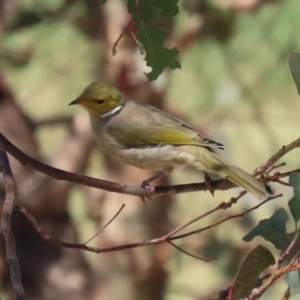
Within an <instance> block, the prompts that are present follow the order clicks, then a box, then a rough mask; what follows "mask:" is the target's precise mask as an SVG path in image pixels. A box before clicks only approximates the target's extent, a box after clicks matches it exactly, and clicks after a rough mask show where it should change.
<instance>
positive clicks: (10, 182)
mask: <svg viewBox="0 0 300 300" xmlns="http://www.w3.org/2000/svg"><path fill="white" fill-rule="evenodd" d="M0 165H1V172H2V174H3V178H4V188H5V193H6V195H5V200H4V203H3V206H2V213H1V224H0V227H1V233H2V235H3V237H4V240H5V249H6V262H7V263H8V265H9V269H10V278H11V282H12V287H13V290H14V292H15V295H16V298H17V299H29V298H28V296H27V295H26V293H25V291H24V288H23V285H22V280H21V274H20V265H19V261H18V257H17V254H16V241H15V238H14V235H13V232H12V230H11V227H10V226H11V218H12V213H13V207H14V203H15V202H16V198H17V187H16V184H15V181H14V176H13V173H12V171H11V168H10V164H9V160H8V157H7V154H6V152H5V149H4V146H3V144H2V143H1V142H0Z"/></svg>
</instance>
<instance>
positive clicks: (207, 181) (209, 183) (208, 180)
mask: <svg viewBox="0 0 300 300" xmlns="http://www.w3.org/2000/svg"><path fill="white" fill-rule="evenodd" d="M204 181H205V184H206V186H207V189H208V190H209V192H210V193H211V194H212V196H213V197H214V196H215V195H214V193H215V190H214V188H213V186H212V180H211V178H210V176H209V174H208V173H204Z"/></svg>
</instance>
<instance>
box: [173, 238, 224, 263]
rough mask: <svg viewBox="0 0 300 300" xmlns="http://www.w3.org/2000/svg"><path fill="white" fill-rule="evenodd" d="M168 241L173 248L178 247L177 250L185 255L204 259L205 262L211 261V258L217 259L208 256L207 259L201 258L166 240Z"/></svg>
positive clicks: (216, 258)
mask: <svg viewBox="0 0 300 300" xmlns="http://www.w3.org/2000/svg"><path fill="white" fill-rule="evenodd" d="M168 243H169V244H170V245H172V246H173V247H174V248H176V249H178V250H179V251H181V252H182V253H184V254H186V255H188V256H191V257H193V258H196V259H198V260H201V261H205V262H211V261H213V260H218V257H214V258H209V259H205V258H201V257H199V256H196V255H194V254H191V253H189V252H187V251H185V250H183V249H182V248H181V247H179V246H177V245H175V244H174V243H172V242H171V241H168Z"/></svg>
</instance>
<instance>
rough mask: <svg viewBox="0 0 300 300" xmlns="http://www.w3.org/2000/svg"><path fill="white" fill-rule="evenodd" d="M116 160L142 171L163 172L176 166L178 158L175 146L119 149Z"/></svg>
mask: <svg viewBox="0 0 300 300" xmlns="http://www.w3.org/2000/svg"><path fill="white" fill-rule="evenodd" d="M112 156H113V157H114V158H115V159H117V160H119V161H121V162H123V163H125V164H128V165H132V166H134V167H137V168H140V169H149V170H162V169H166V168H169V167H171V166H174V165H176V162H175V160H176V157H177V156H178V153H177V151H176V150H175V149H174V146H167V145H166V146H158V147H149V148H145V149H139V148H135V149H119V150H118V151H116V153H114V154H113V155H112Z"/></svg>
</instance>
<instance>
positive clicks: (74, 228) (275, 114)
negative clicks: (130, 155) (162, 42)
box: [0, 0, 300, 300]
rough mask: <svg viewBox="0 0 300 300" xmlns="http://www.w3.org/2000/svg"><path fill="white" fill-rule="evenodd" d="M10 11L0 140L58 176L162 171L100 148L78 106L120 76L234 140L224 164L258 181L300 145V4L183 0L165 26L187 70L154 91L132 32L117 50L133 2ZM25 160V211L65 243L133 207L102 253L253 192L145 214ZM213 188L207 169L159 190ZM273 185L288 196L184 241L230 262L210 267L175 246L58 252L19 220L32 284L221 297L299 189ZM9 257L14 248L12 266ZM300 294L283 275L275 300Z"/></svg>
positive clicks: (79, 290)
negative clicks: (254, 233)
mask: <svg viewBox="0 0 300 300" xmlns="http://www.w3.org/2000/svg"><path fill="white" fill-rule="evenodd" d="M0 5H1V6H0V22H1V23H0V26H1V27H0V28H1V29H0V30H1V31H0V32H1V47H0V66H1V69H0V91H1V93H0V95H1V101H0V110H1V112H0V114H1V115H0V118H1V120H0V131H1V132H3V134H4V135H5V136H6V137H7V138H8V139H10V140H11V141H13V142H14V143H15V144H16V145H17V146H18V147H19V148H20V149H21V150H23V151H24V152H26V153H27V154H29V155H31V156H33V157H36V158H38V159H40V160H42V161H44V162H46V163H49V164H51V165H53V166H55V167H57V168H61V169H64V170H68V171H73V172H78V173H84V174H85V175H89V176H94V177H96V178H101V179H106V180H111V181H115V182H121V183H124V184H129V185H139V184H140V182H141V181H142V180H143V179H144V178H147V177H148V176H149V175H150V172H145V171H141V170H137V169H134V168H131V167H127V166H126V167H125V166H123V165H120V164H118V163H116V162H114V161H112V160H110V159H109V158H108V157H106V156H104V155H103V153H101V151H100V150H99V149H98V148H97V147H94V146H95V144H94V142H93V138H92V137H91V133H90V128H89V120H88V117H87V115H86V113H85V112H83V111H81V109H80V108H76V107H75V108H74V107H68V104H69V103H70V102H71V101H72V100H74V99H75V98H76V97H77V96H78V95H79V93H81V91H82V90H83V88H84V87H85V86H86V85H87V84H88V83H90V82H91V81H93V80H104V81H108V82H110V83H112V84H114V85H116V86H118V87H119V88H120V89H121V90H122V91H123V92H124V94H125V95H126V96H127V97H130V98H134V99H136V100H141V101H147V102H149V103H151V104H152V105H156V106H158V107H161V108H163V109H165V110H168V111H170V112H172V113H173V114H175V115H176V116H178V117H179V118H181V119H183V120H185V121H186V122H188V123H189V124H191V125H193V126H194V127H195V128H196V129H198V130H199V131H200V132H201V133H203V134H204V135H206V136H208V137H210V138H212V139H214V140H217V141H219V142H221V143H223V144H225V145H226V150H225V151H223V152H222V154H223V156H225V157H226V158H227V159H228V160H230V161H232V162H234V163H235V164H236V165H238V166H240V167H242V168H243V169H245V170H247V171H249V172H252V171H253V170H254V169H255V168H256V167H258V166H259V165H260V164H262V163H264V162H265V161H266V160H267V159H268V158H269V157H270V156H271V155H272V154H274V153H275V152H276V151H277V150H278V149H280V147H281V146H282V145H285V144H288V143H290V142H291V141H293V140H294V139H295V138H297V137H298V136H299V133H298V130H297V128H298V127H299V122H300V121H299V120H300V119H299V108H300V102H299V99H298V95H297V92H296V88H295V86H294V83H293V80H292V78H291V76H290V72H289V68H288V63H287V62H288V56H289V54H290V52H293V51H298V52H299V49H300V42H299V38H298V35H299V34H298V29H299V27H300V18H299V14H300V3H299V1H298V0H286V1H284V0H282V1H279V0H277V1H276V0H273V1H271V0H269V1H266V0H265V1H263V0H241V1H233V0H215V1H213V0H198V1H196V0H186V1H179V7H180V12H179V14H178V15H177V16H176V17H175V18H172V19H168V18H163V19H161V20H160V21H159V24H158V25H159V26H164V27H166V28H168V36H167V40H166V46H167V47H169V48H172V47H175V46H177V47H178V48H179V50H181V53H180V56H179V58H178V59H179V60H180V61H181V64H182V69H181V70H178V69H176V70H173V71H170V70H165V71H164V72H163V74H162V75H161V76H160V77H159V79H158V80H157V81H155V82H151V83H149V82H147V79H146V76H145V75H144V74H143V72H145V71H146V70H147V67H146V65H145V61H144V60H143V57H142V56H141V55H140V53H139V51H138V49H137V47H136V44H135V42H134V41H133V40H132V38H131V36H130V35H129V34H128V33H125V35H124V37H123V38H122V40H121V42H120V43H119V45H118V47H117V51H118V53H117V54H116V55H115V56H112V54H111V53H112V51H111V50H112V46H113V44H114V43H115V41H116V40H117V38H118V37H119V35H120V34H121V32H122V30H123V29H124V27H125V26H126V25H127V23H128V22H129V19H130V15H128V13H127V10H126V1H120V0H109V1H107V3H105V4H104V5H100V1H98V0H97V1H96V0H65V1H60V0H55V1H34V0H31V1H29V0H28V1H26V0H23V1H17V0H14V1H2V2H1V4H0ZM11 161H12V164H13V168H14V169H13V171H14V173H15V177H16V181H17V184H18V189H19V200H20V202H21V203H22V204H24V205H26V206H27V207H28V209H29V210H30V211H31V212H32V213H33V214H34V215H35V216H36V217H37V219H38V221H39V222H40V224H41V225H42V226H43V227H44V228H45V229H46V230H47V231H48V232H49V233H51V234H53V235H54V236H56V237H58V238H60V239H62V240H64V241H71V242H85V241H86V240H88V239H89V238H90V237H91V236H92V235H93V234H94V233H95V232H96V231H97V230H98V228H101V226H103V225H104V224H105V223H106V222H107V221H108V220H109V219H110V218H111V217H112V216H113V215H114V214H115V213H116V212H117V210H118V209H119V208H120V206H121V205H122V204H123V203H124V204H126V207H125V209H124V210H123V211H122V213H121V215H120V216H119V217H118V218H117V219H116V220H115V221H114V222H113V223H112V224H111V225H110V226H109V227H108V228H107V229H106V230H105V231H104V232H103V233H101V234H100V235H99V236H98V237H97V238H95V239H94V240H93V241H92V242H91V243H90V244H91V245H94V246H97V247H106V246H116V245H120V244H126V243H132V242H138V241H142V240H146V239H150V238H156V237H159V236H162V235H164V234H166V233H168V232H169V231H171V230H172V229H174V228H175V227H177V226H179V225H181V224H184V223H185V222H188V221H189V220H191V219H192V218H195V217H197V216H198V215H201V214H202V213H205V212H206V211H208V210H210V209H212V208H214V207H215V206H216V205H217V204H218V203H220V202H222V201H228V200H229V199H230V197H232V196H235V195H237V194H238V192H239V190H238V189H234V190H231V191H228V192H220V191H217V192H216V193H215V197H212V196H211V195H210V194H209V193H202V192H197V193H188V194H183V195H179V196H176V197H175V196H174V197H169V196H168V197H164V196H162V197H157V198H154V199H152V200H151V201H150V202H149V203H147V206H143V205H142V203H141V201H140V199H138V198H135V197H131V196H125V195H119V194H113V193H107V192H105V191H99V190H95V189H92V188H88V187H82V186H74V185H71V184H68V183H64V182H57V181H55V180H51V179H49V178H46V176H42V175H40V174H38V173H37V172H33V171H32V170H30V169H28V168H24V167H22V166H20V164H18V163H17V162H15V161H14V160H13V159H12V158H11ZM284 161H285V162H286V163H287V166H286V167H283V168H282V169H281V170H282V171H284V170H291V169H295V168H299V161H298V154H297V151H296V152H292V153H290V154H289V155H288V156H286V157H285V158H284ZM168 180H169V181H168ZM202 180H203V177H202V174H201V173H200V172H198V171H196V170H191V169H180V170H177V171H175V172H174V173H173V174H172V175H171V176H170V178H168V179H165V180H164V181H161V182H160V183H159V184H170V183H172V184H179V183H189V182H199V181H202ZM273 188H274V189H275V191H276V192H278V193H280V192H282V193H283V194H284V197H283V198H279V199H277V200H275V201H274V202H271V203H269V204H267V205H265V206H263V207H261V208H260V209H259V210H256V211H254V212H252V213H251V215H247V216H245V217H244V218H243V219H241V220H239V219H238V220H231V221H229V222H227V223H224V224H222V225H220V226H218V227H216V228H213V229H210V230H208V231H205V232H203V233H201V234H198V235H194V236H191V237H188V238H186V239H182V240H179V241H177V242H176V243H177V244H178V245H179V246H181V247H182V248H184V249H185V250H187V251H188V252H190V253H193V254H196V255H198V256H200V257H204V258H211V257H215V256H218V257H219V259H218V261H213V262H210V263H206V262H202V261H198V260H195V259H193V258H191V257H188V256H186V255H184V254H183V253H181V252H178V251H177V250H175V249H174V248H171V246H169V245H166V244H161V245H157V246H151V247H143V248H138V249H133V250H125V251H120V252H113V253H102V254H94V253H87V252H82V251H79V250H68V249H57V247H54V246H49V245H48V244H47V243H45V242H43V241H42V240H41V239H40V238H39V237H38V236H36V234H34V232H33V230H32V229H31V227H30V225H29V224H27V223H26V220H24V218H23V217H22V216H18V215H17V214H16V216H15V218H14V219H15V221H14V228H15V229H14V230H15V232H16V233H15V234H16V240H17V247H18V255H19V258H20V264H21V270H22V276H23V281H24V287H25V289H26V291H28V294H29V295H32V296H33V297H36V298H37V299H124V300H126V299H156V300H157V299H168V300H173V299H174V300H191V299H217V298H218V297H219V296H218V293H219V292H220V291H221V290H225V289H227V287H228V286H229V285H230V284H231V283H232V282H233V279H234V277H235V274H236V272H237V270H238V269H239V266H240V264H241V262H242V260H243V259H244V257H245V255H246V254H247V253H248V252H249V251H250V250H251V249H252V248H253V247H254V246H255V245H256V243H262V244H265V242H264V241H263V240H262V239H261V240H259V239H257V240H256V241H254V242H252V243H245V242H243V241H242V237H243V236H244V235H245V234H246V233H247V232H248V231H249V230H250V229H251V228H252V227H253V226H254V225H256V224H257V222H258V221H259V220H261V219H263V218H268V217H269V216H270V215H271V214H272V213H273V212H274V210H275V209H276V208H277V207H282V206H283V207H285V206H286V202H287V200H289V199H290V197H291V194H292V191H291V189H290V188H288V187H284V186H281V185H278V184H277V185H275V184H274V185H273ZM255 204H257V200H256V199H254V198H252V197H251V196H248V195H246V197H244V198H243V199H242V200H241V201H240V202H238V204H237V205H235V206H234V207H232V208H231V209H230V211H222V212H220V211H218V212H217V213H215V214H213V215H211V216H209V217H206V218H204V219H202V220H201V221H199V222H197V223H196V224H193V225H192V226H190V227H189V228H187V229H186V230H185V232H187V231H191V230H194V229H197V228H202V227H205V226H207V225H209V224H211V223H213V222H216V221H217V220H220V219H221V218H222V217H224V216H227V215H228V214H234V213H240V212H242V211H243V210H245V209H246V208H248V207H251V206H253V205H255ZM289 226H290V228H291V229H292V224H289ZM2 243H3V242H2ZM265 245H266V246H267V247H268V248H269V249H270V250H271V251H272V252H273V253H274V255H278V254H279V253H277V252H276V251H275V249H274V248H272V247H273V246H272V245H271V244H265ZM3 251H4V250H3V244H2V250H1V253H2V258H3V255H4V254H3ZM0 271H1V273H2V276H1V278H2V285H1V292H0V296H1V298H3V299H13V296H12V295H13V294H12V291H11V288H10V283H9V278H8V277H9V275H8V270H7V266H6V264H5V262H4V261H2V263H1V265H0ZM286 288H287V286H286V284H285V283H284V281H283V280H281V281H279V282H277V283H276V285H275V286H273V287H271V288H270V290H268V292H267V293H266V294H265V295H264V296H263V297H262V298H261V299H281V298H282V296H283V293H284V291H285V290H286ZM275 295H276V296H275Z"/></svg>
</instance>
